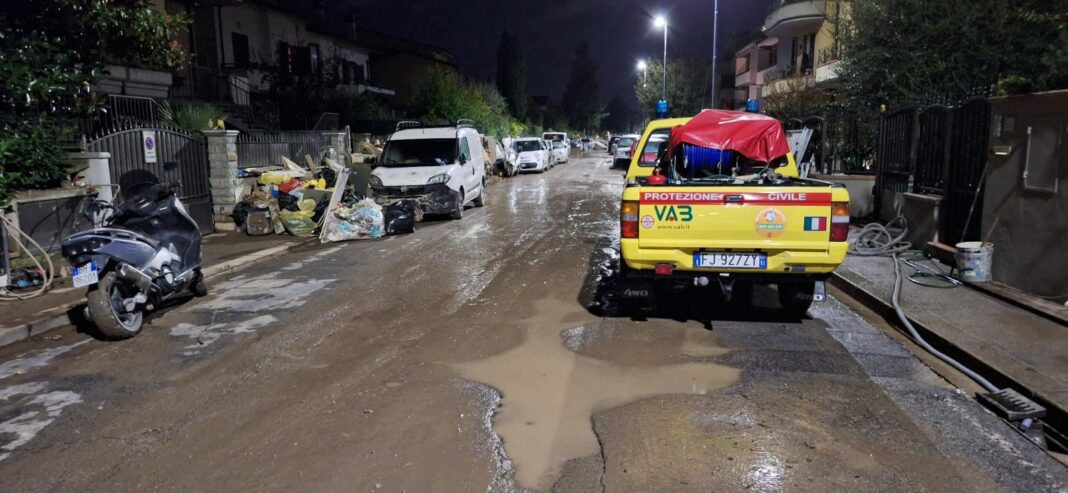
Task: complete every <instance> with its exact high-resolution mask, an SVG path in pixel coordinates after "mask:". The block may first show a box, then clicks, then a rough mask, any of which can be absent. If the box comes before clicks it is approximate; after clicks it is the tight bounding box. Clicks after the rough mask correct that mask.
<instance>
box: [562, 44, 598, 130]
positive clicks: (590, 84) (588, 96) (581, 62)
mask: <svg viewBox="0 0 1068 493" xmlns="http://www.w3.org/2000/svg"><path fill="white" fill-rule="evenodd" d="M597 70H598V66H597V62H595V61H594V60H593V54H591V53H590V47H589V45H588V44H586V43H585V42H582V43H579V44H578V46H577V47H575V60H574V61H572V62H571V77H570V79H568V81H567V88H566V89H565V90H564V97H563V105H564V114H565V115H566V116H567V121H568V123H570V124H571V128H573V129H576V130H579V129H581V130H590V129H594V128H597V127H598V126H599V125H600V121H601V119H602V118H604V114H603V113H602V106H601V99H600V96H599V95H598V84H597Z"/></svg>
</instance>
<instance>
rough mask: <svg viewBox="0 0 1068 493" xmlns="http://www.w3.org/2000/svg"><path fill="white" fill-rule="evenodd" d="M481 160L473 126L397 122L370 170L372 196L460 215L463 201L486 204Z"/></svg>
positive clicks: (382, 201) (385, 201)
mask: <svg viewBox="0 0 1068 493" xmlns="http://www.w3.org/2000/svg"><path fill="white" fill-rule="evenodd" d="M485 185H486V165H485V157H484V154H483V152H482V141H481V139H480V138H479V135H478V131H476V130H475V129H474V128H473V127H472V126H471V125H469V124H467V123H464V121H461V122H459V123H457V124H456V125H451V126H439V127H421V126H419V124H417V123H411V122H401V123H399V124H397V131H396V132H394V133H393V135H392V136H390V138H389V140H388V141H386V146H385V148H384V149H383V150H382V155H381V156H380V158H379V161H378V166H376V167H375V170H374V171H373V172H372V173H371V189H372V191H373V192H374V197H375V200H376V201H377V202H378V203H379V204H382V205H388V204H390V203H393V202H395V201H397V200H400V199H412V200H415V202H416V204H418V206H419V208H420V209H422V212H423V213H424V214H449V215H451V216H452V217H453V218H454V219H460V218H462V217H463V215H464V207H465V206H467V204H469V203H473V204H474V205H475V207H482V206H484V205H485V204H486V196H485V193H484V191H485Z"/></svg>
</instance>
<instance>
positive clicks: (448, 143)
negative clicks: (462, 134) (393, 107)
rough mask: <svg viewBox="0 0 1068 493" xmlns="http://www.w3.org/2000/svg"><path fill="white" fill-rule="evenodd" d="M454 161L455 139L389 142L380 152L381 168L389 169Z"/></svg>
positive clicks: (439, 164)
mask: <svg viewBox="0 0 1068 493" xmlns="http://www.w3.org/2000/svg"><path fill="white" fill-rule="evenodd" d="M461 142H463V141H462V140H461ZM464 147H465V148H466V142H465V143H464ZM468 154H470V152H469V153H468ZM455 160H456V140H455V139H413V140H390V141H389V142H387V143H386V149H385V150H384V151H382V166H385V167H389V168H403V167H408V166H444V165H446V164H449V163H452V162H453V161H455Z"/></svg>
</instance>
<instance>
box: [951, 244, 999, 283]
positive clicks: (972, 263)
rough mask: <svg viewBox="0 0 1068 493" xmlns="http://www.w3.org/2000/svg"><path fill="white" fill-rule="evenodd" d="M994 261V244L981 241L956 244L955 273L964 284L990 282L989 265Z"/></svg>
mask: <svg viewBox="0 0 1068 493" xmlns="http://www.w3.org/2000/svg"><path fill="white" fill-rule="evenodd" d="M993 259H994V244H993V243H984V242H981V241H966V242H964V243H957V271H958V273H959V274H958V275H959V276H960V279H961V280H962V281H964V282H986V281H989V280H990V265H991V263H993Z"/></svg>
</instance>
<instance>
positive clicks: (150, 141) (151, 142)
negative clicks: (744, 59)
mask: <svg viewBox="0 0 1068 493" xmlns="http://www.w3.org/2000/svg"><path fill="white" fill-rule="evenodd" d="M669 67H670V65H669ZM154 147H156V141H155V139H153V138H152V137H145V149H148V150H150V151H151V150H152V148H154Z"/></svg>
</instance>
